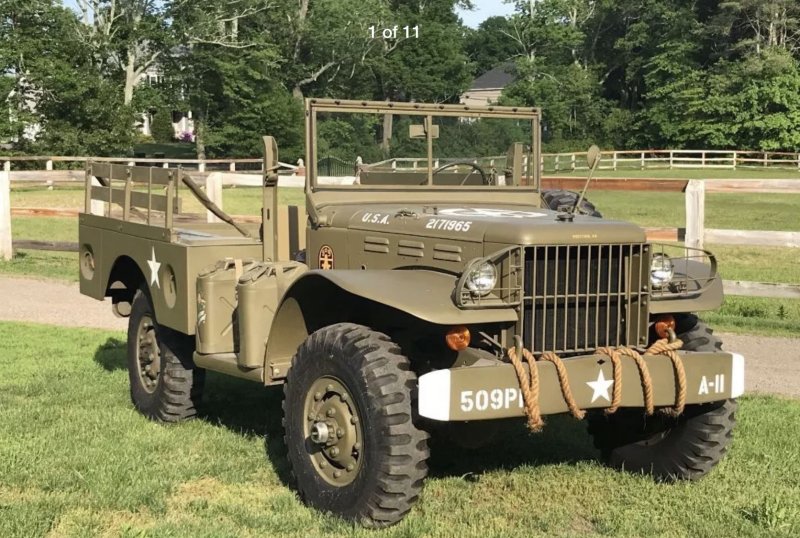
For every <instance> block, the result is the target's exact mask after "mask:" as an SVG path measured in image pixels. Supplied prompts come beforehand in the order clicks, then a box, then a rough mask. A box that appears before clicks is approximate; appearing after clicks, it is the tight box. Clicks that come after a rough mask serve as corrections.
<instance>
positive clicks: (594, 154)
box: [586, 145, 603, 170]
mask: <svg viewBox="0 0 800 538" xmlns="http://www.w3.org/2000/svg"><path fill="white" fill-rule="evenodd" d="M602 158H603V154H602V153H601V152H600V148H598V147H597V146H595V145H592V147H590V148H589V151H588V152H586V161H587V163H588V164H589V169H590V170H594V169H595V168H597V166H598V165H599V164H600V160H601V159H602Z"/></svg>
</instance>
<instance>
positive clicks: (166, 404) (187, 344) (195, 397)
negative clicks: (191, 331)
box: [128, 288, 205, 422]
mask: <svg viewBox="0 0 800 538" xmlns="http://www.w3.org/2000/svg"><path fill="white" fill-rule="evenodd" d="M193 351H194V342H193V340H192V338H191V337H189V336H187V335H184V334H180V333H178V332H176V331H173V330H172V329H169V328H168V327H164V326H161V325H159V324H158V322H157V320H156V316H155V311H154V309H153V305H152V302H151V300H150V295H149V293H148V292H147V291H146V290H145V289H144V288H142V289H139V290H137V291H136V294H135V295H134V298H133V304H132V305H131V315H130V318H129V320H128V378H129V381H130V392H131V401H132V402H133V405H134V407H135V408H136V409H137V410H138V411H139V412H140V413H142V414H143V415H144V416H146V417H147V418H149V419H151V420H156V421H161V422H179V421H182V420H187V419H190V418H192V417H194V416H195V415H196V414H197V404H198V403H199V401H200V399H201V396H202V389H203V383H204V381H205V370H202V369H200V368H196V367H195V366H194V362H193V361H192V352H193Z"/></svg>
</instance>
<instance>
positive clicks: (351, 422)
mask: <svg viewBox="0 0 800 538" xmlns="http://www.w3.org/2000/svg"><path fill="white" fill-rule="evenodd" d="M357 423H358V417H351V418H350V424H357Z"/></svg>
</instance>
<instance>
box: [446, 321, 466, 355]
mask: <svg viewBox="0 0 800 538" xmlns="http://www.w3.org/2000/svg"><path fill="white" fill-rule="evenodd" d="M444 339H445V341H446V342H447V347H449V348H450V349H452V350H453V351H461V350H462V349H467V347H468V346H469V341H470V334H469V329H467V328H466V327H464V326H463V325H461V326H458V327H452V328H451V329H450V330H449V331H447V335H445V337H444Z"/></svg>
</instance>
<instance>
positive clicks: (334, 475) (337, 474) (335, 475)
mask: <svg viewBox="0 0 800 538" xmlns="http://www.w3.org/2000/svg"><path fill="white" fill-rule="evenodd" d="M340 476H342V471H334V472H333V477H334V478H339V477H340Z"/></svg>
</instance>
